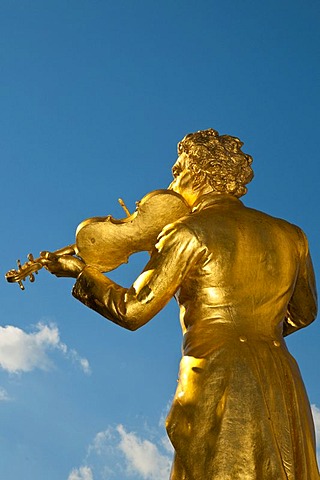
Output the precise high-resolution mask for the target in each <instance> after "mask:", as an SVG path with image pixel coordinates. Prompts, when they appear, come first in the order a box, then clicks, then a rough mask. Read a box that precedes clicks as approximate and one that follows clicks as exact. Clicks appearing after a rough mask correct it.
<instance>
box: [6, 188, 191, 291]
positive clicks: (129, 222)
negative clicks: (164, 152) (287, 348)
mask: <svg viewBox="0 0 320 480" xmlns="http://www.w3.org/2000/svg"><path fill="white" fill-rule="evenodd" d="M119 202H120V204H121V205H122V206H123V207H124V209H125V211H126V213H127V217H125V218H123V219H119V220H118V219H115V218H113V217H112V216H111V215H108V216H106V217H92V218H88V219H87V220H84V221H83V222H81V223H80V225H79V226H78V228H77V229H76V235H75V237H76V238H75V243H74V244H72V245H68V246H66V247H63V248H61V249H59V250H56V251H55V252H53V253H54V254H55V255H57V256H62V255H76V256H77V257H79V258H80V259H81V260H82V261H83V262H84V263H85V264H86V265H90V266H93V267H96V268H97V269H98V270H100V272H103V273H105V272H110V271H111V270H114V269H115V268H117V267H119V266H120V265H121V264H123V263H127V262H128V259H129V257H130V255H132V254H133V253H136V252H142V251H147V252H149V253H150V252H151V251H152V250H153V248H154V246H155V243H156V240H157V237H158V235H159V233H160V232H161V230H162V229H163V228H164V227H165V226H166V225H168V224H170V223H173V222H175V221H177V220H179V219H180V218H182V217H183V216H185V215H187V214H188V213H190V207H189V205H188V204H187V202H186V201H185V199H184V198H183V197H182V196H181V195H179V194H178V193H176V192H174V191H172V190H154V191H152V192H150V193H148V194H147V195H145V196H144V197H143V198H142V200H140V201H139V202H136V210H135V211H134V213H133V214H130V212H129V211H128V210H127V208H126V207H125V205H124V204H123V201H122V200H121V199H119ZM27 258H28V261H27V262H26V263H24V264H23V265H22V264H21V262H20V260H18V261H17V265H18V269H12V270H9V271H8V272H7V273H6V274H5V278H6V280H7V281H8V282H10V283H18V284H19V286H20V288H21V290H24V289H25V287H24V284H23V281H25V280H26V278H27V277H28V278H29V280H30V281H31V282H34V280H35V274H37V273H38V271H39V270H40V269H41V268H42V267H43V266H44V264H43V262H44V258H43V257H41V256H40V257H38V258H34V257H33V255H32V254H29V255H28V256H27Z"/></svg>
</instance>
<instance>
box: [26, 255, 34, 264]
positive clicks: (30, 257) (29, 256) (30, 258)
mask: <svg viewBox="0 0 320 480" xmlns="http://www.w3.org/2000/svg"><path fill="white" fill-rule="evenodd" d="M27 258H28V260H29V262H33V260H34V257H33V255H32V253H29V254H28V255H27Z"/></svg>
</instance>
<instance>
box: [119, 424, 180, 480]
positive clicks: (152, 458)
mask: <svg viewBox="0 0 320 480" xmlns="http://www.w3.org/2000/svg"><path fill="white" fill-rule="evenodd" d="M117 432H118V433H119V435H120V443H119V445H118V448H119V449H120V450H121V451H122V452H123V454H124V456H125V459H126V463H127V470H128V472H129V473H136V474H139V475H141V477H142V478H143V479H146V480H162V479H163V480H166V479H168V478H169V474H170V467H171V459H170V458H169V457H168V456H167V455H162V454H161V453H160V451H159V448H158V446H157V445H156V444H154V443H152V442H150V441H149V440H143V439H141V438H139V437H138V436H137V435H136V434H135V433H133V432H126V430H125V429H124V427H123V426H122V425H118V426H117Z"/></svg>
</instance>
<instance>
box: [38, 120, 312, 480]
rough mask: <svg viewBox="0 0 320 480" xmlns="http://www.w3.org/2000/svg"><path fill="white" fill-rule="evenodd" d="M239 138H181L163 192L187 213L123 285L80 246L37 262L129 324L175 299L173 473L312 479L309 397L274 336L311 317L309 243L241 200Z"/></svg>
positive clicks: (246, 168) (237, 479) (224, 478)
mask: <svg viewBox="0 0 320 480" xmlns="http://www.w3.org/2000/svg"><path fill="white" fill-rule="evenodd" d="M241 146H242V142H241V141H240V140H239V139H238V138H235V137H231V136H229V135H221V136H219V134H218V132H216V131H215V130H213V129H209V130H204V131H199V132H196V133H193V134H189V135H187V136H186V137H185V138H184V139H183V140H182V141H181V142H180V143H179V145H178V153H179V157H178V160H177V161H176V163H175V165H174V167H173V176H174V180H173V182H172V183H171V185H170V186H169V187H168V189H169V190H172V191H173V192H176V194H179V195H180V196H182V197H183V199H184V201H185V202H186V204H187V207H188V208H187V211H186V214H184V215H183V216H182V217H181V218H179V219H177V220H176V221H174V222H171V223H169V224H168V225H166V226H165V227H164V228H162V227H161V233H160V234H159V235H158V238H157V240H156V241H155V242H154V244H153V248H152V249H151V250H152V251H151V258H150V261H149V262H148V264H147V265H146V267H145V269H144V270H143V272H142V273H141V275H140V276H139V277H138V279H137V280H136V281H135V282H134V283H133V285H132V286H131V287H130V288H129V289H126V288H123V287H121V286H120V285H117V284H116V283H114V282H113V281H111V280H110V279H109V278H107V277H106V276H105V275H104V274H103V273H101V272H102V271H104V272H105V271H107V269H106V268H105V269H104V268H102V267H101V268H99V266H97V265H95V266H92V264H94V262H93V263H91V264H90V262H88V261H84V260H83V259H84V257H83V255H82V254H81V251H80V253H79V251H76V253H77V256H74V255H63V256H59V255H58V254H57V253H50V252H43V253H42V257H41V263H42V265H43V266H45V268H46V269H47V270H49V271H50V272H51V273H54V274H55V275H57V276H70V277H75V278H76V283H75V285H74V288H73V295H74V296H75V297H76V298H77V299H78V300H80V301H81V302H83V303H84V304H85V305H87V306H88V307H90V308H92V309H94V310H96V311H97V312H98V313H99V314H101V315H103V316H104V317H106V318H108V319H109V320H111V321H112V322H114V323H116V324H118V325H120V326H121V327H124V328H127V329H129V330H136V329H137V328H139V327H142V326H143V325H144V324H146V323H147V322H149V320H151V319H152V318H153V317H154V316H155V315H156V314H157V313H158V312H159V311H160V310H161V309H162V308H163V307H164V306H165V305H166V304H167V302H168V301H169V300H170V299H171V298H172V297H173V296H175V297H176V299H177V301H178V303H179V306H180V310H181V326H182V332H183V357H182V360H181V364H180V373H179V382H178V387H177V391H176V394H175V397H174V400H173V404H172V408H171V410H170V412H169V415H168V419H167V431H168V435H169V437H170V439H171V442H172V444H173V446H174V449H175V457H174V462H173V466H172V472H171V477H170V478H171V480H319V478H320V476H319V472H318V467H317V461H316V453H315V434H314V426H313V421H312V417H311V411H310V406H309V402H308V398H307V395H306V392H305V388H304V385H303V382H302V379H301V376H300V372H299V369H298V366H297V364H296V362H295V360H294V359H293V357H292V356H291V355H290V353H289V352H288V350H287V347H286V344H285V341H284V338H283V337H285V336H286V335H289V334H291V333H294V332H295V331H297V330H299V329H300V328H303V327H305V326H307V325H309V324H310V323H311V322H312V321H313V320H314V319H315V317H316V312H317V301H316V289H315V280H314V273H313V268H312V263H311V259H310V256H309V252H308V243H307V239H306V237H305V235H304V233H303V232H302V231H301V230H300V228H298V227H296V226H294V225H292V224H290V223H288V222H286V221H284V220H280V219H278V218H273V217H271V216H269V215H266V214H265V213H262V212H259V211H257V210H253V209H251V208H247V207H245V206H244V205H243V203H242V202H241V201H240V200H239V197H241V196H242V195H244V194H245V193H246V191H247V189H246V187H245V185H246V184H247V183H248V182H250V181H251V180H252V178H253V172H252V169H251V162H252V158H251V157H250V156H249V155H247V154H245V153H243V152H242V151H241ZM176 196H177V195H176ZM168 205H170V203H168V202H166V209H168ZM79 257H81V258H79ZM88 263H89V264H88Z"/></svg>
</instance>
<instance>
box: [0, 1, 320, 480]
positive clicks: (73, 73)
mask: <svg viewBox="0 0 320 480" xmlns="http://www.w3.org/2000/svg"><path fill="white" fill-rule="evenodd" d="M319 16H320V5H319V2H317V1H312V0H305V1H303V2H302V0H301V1H298V0H291V1H286V0H277V1H275V0H270V1H268V2H257V1H250V0H243V1H241V2H240V1H235V0H225V1H224V2H218V1H215V0H211V1H208V0H202V1H199V2H197V3H196V2H192V1H188V0H185V1H180V0H177V1H174V0H172V1H167V0H164V1H161V2H155V1H151V0H150V1H147V0H134V1H133V0H131V1H129V0H123V1H118V2H114V1H112V2H111V1H109V0H105V1H102V0H92V1H90V2H89V1H84V0H77V1H75V0H70V1H61V0H55V1H51V0H46V1H45V2H43V1H40V0H26V1H18V0H2V1H1V5H0V32H1V33H0V35H1V45H0V55H1V61H0V65H1V66H0V68H1V75H0V89H1V90H0V91H1V109H0V122H1V136H0V142H1V160H0V161H1V178H0V184H1V192H2V222H3V227H2V232H3V234H2V237H1V239H0V242H1V248H0V251H1V269H2V272H3V274H4V273H5V272H6V271H7V270H9V269H11V268H14V266H15V260H16V259H17V258H21V260H22V261H25V260H26V257H25V255H26V254H27V253H29V252H32V253H34V254H35V255H37V254H38V252H40V250H44V249H48V250H50V249H51V250H55V249H57V248H60V247H63V246H64V245H67V244H70V243H73V242H74V233H75V229H76V227H77V225H78V224H79V223H80V222H81V221H82V220H83V219H85V218H88V217H92V216H100V215H107V214H112V215H113V216H115V217H117V218H121V217H123V216H124V214H123V211H122V209H121V207H120V206H119V205H118V203H117V199H118V198H119V197H122V198H123V199H124V201H125V203H126V204H127V206H128V208H129V209H130V210H131V211H133V210H134V208H135V201H137V200H139V199H141V198H142V197H143V196H144V195H145V194H146V193H148V192H149V191H151V190H154V189H157V188H165V187H166V186H167V185H168V184H169V183H170V181H171V170H170V169H171V166H172V164H173V163H174V161H175V159H176V144H177V142H178V141H179V140H180V139H181V138H182V137H183V136H184V135H185V134H186V133H189V132H192V131H196V130H199V129H205V128H210V127H212V128H215V129H217V130H218V131H219V132H220V133H228V134H231V135H234V136H239V137H240V138H241V140H243V141H244V142H245V146H244V148H243V149H244V151H245V152H248V153H250V154H251V155H252V156H253V158H254V164H253V166H254V170H255V178H254V180H253V182H252V184H250V185H249V193H248V194H247V196H246V197H245V198H244V202H245V203H246V204H247V205H249V206H251V207H254V208H257V209H260V210H264V211H266V212H268V213H270V214H272V215H275V216H278V217H282V218H286V219H287V220H289V221H291V222H292V223H295V224H298V225H300V226H301V227H302V228H303V229H304V230H305V232H306V233H307V236H308V238H309V242H310V248H311V252H312V253H313V260H314V266H315V270H316V274H317V276H318V277H319V272H320V253H319V224H320V213H319V206H318V189H319V173H320V167H319V149H318V140H317V139H318V128H319V73H320V68H319V46H320V41H319V40H320V39H319V36H320V34H319V20H320V18H319ZM146 259H147V257H146V255H145V254H141V255H138V256H137V258H132V261H130V263H129V265H125V266H123V267H121V268H120V269H119V271H117V272H114V273H113V275H112V278H114V279H115V280H116V281H117V282H119V283H120V284H121V285H124V286H129V285H130V284H131V282H132V281H133V280H134V278H135V277H136V276H137V275H138V273H139V271H140V270H141V268H142V266H143V265H144V263H145V261H146ZM0 282H1V284H0V289H1V304H2V309H1V326H2V328H1V330H0V346H1V349H0V365H1V368H0V450H1V458H0V476H1V478H10V479H11V480H18V479H20V478H26V479H27V478H30V479H31V478H32V480H42V479H43V478H46V479H47V480H104V479H111V480H124V479H137V480H139V479H147V480H153V479H154V480H165V479H166V478H168V469H169V465H170V457H171V450H170V447H169V446H168V443H167V441H166V440H165V432H164V429H163V427H162V425H163V419H164V417H165V414H166V411H167V408H168V404H169V402H170V400H171V398H172V396H173V393H174V390H175V385H176V377H177V369H178V363H179V358H180V344H181V334H180V327H179V325H178V311H177V306H176V305H175V303H174V302H171V303H170V304H169V305H168V306H167V307H166V309H165V310H164V311H163V312H161V313H160V314H159V315H158V316H157V317H156V318H155V319H154V320H153V321H152V322H150V323H149V324H148V325H146V326H145V327H144V328H143V329H141V330H139V331H137V332H134V333H132V332H127V331H125V330H122V329H120V328H119V327H116V326H115V325H113V324H111V323H110V322H107V321H106V320H105V319H103V318H102V317H101V318H100V317H99V316H98V315H97V314H96V313H94V312H91V311H90V310H89V309H86V308H85V307H84V306H83V305H81V304H80V303H79V302H77V301H76V300H75V299H73V298H72V296H71V294H70V291H71V288H72V284H73V282H72V280H69V279H59V280H58V279H56V278H54V277H53V276H51V275H49V274H48V273H47V272H44V271H41V272H40V273H39V275H38V277H37V279H36V282H35V283H34V284H32V285H31V284H27V285H26V291H24V292H20V291H19V288H18V286H16V285H9V284H7V283H6V282H5V280H4V276H2V279H1V280H0ZM288 346H289V348H290V351H291V352H292V354H293V355H294V356H295V358H296V359H297V360H298V362H299V365H300V368H301V371H302V374H303V378H304V380H305V384H306V387H307V390H308V393H309V397H310V401H311V403H312V404H313V405H315V406H314V413H315V420H316V424H317V428H318V431H319V432H320V410H319V408H320V387H319V385H320V383H319V361H320V352H319V325H318V324H317V322H316V323H315V324H313V325H312V326H310V327H309V328H307V329H306V330H305V331H301V332H299V333H297V334H295V335H293V336H292V338H289V339H288Z"/></svg>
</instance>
